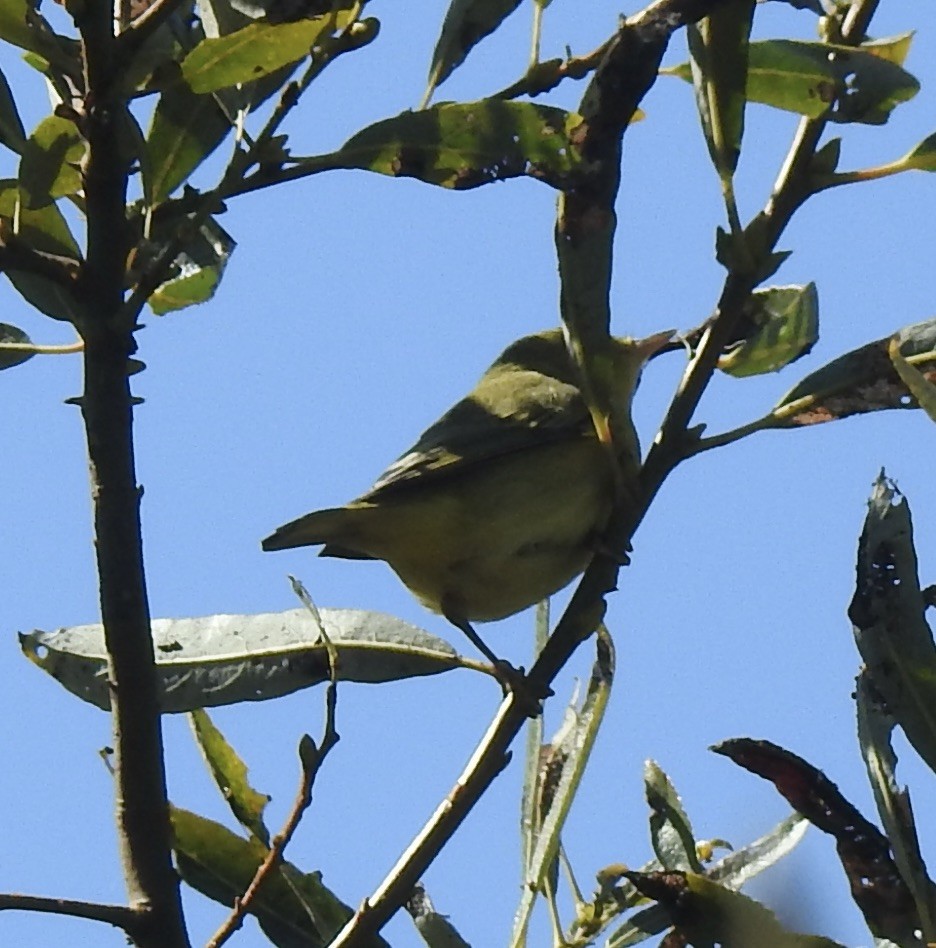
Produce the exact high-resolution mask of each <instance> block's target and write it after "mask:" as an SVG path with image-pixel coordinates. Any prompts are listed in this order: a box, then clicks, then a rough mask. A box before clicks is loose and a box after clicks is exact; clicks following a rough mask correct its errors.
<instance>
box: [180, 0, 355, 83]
mask: <svg viewBox="0 0 936 948" xmlns="http://www.w3.org/2000/svg"><path fill="white" fill-rule="evenodd" d="M352 19H353V17H352V15H351V13H349V12H348V11H341V12H339V13H337V14H331V15H329V16H323V17H316V18H314V19H311V20H298V21H296V22H294V23H259V22H257V23H251V24H249V25H248V26H245V27H244V28H243V29H240V30H237V31H236V32H235V33H229V34H228V35H227V36H219V37H217V38H214V39H210V38H209V39H205V40H202V42H201V43H199V44H198V46H196V47H195V49H193V50H192V52H190V53H189V54H188V56H186V57H185V59H184V60H183V61H182V76H183V78H184V79H185V81H186V82H187V83H188V85H189V87H190V88H191V90H192V91H193V92H198V93H205V92H214V91H216V90H218V89H226V88H228V87H230V86H235V85H237V84H239V83H244V82H251V81H252V80H254V79H259V78H260V77H261V76H266V75H269V74H270V73H271V72H275V71H276V70H277V69H280V68H281V67H283V66H286V65H288V64H289V63H294V62H297V61H298V60H300V59H303V58H304V57H305V56H308V55H309V51H310V50H311V48H312V47H313V46H314V45H315V44H316V43H317V42H318V41H319V40H320V39H321V38H322V37H323V36H324V35H326V34H330V33H332V32H334V31H335V30H340V29H344V28H345V27H346V26H347V25H348V24H349V23H351V22H352Z"/></svg>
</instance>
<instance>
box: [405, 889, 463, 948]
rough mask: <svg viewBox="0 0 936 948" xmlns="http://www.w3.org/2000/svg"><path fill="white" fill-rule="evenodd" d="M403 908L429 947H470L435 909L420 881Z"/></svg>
mask: <svg viewBox="0 0 936 948" xmlns="http://www.w3.org/2000/svg"><path fill="white" fill-rule="evenodd" d="M405 908H406V911H407V912H409V914H410V917H411V918H412V919H413V924H414V925H415V926H416V931H418V932H419V936H420V938H422V940H423V941H424V942H425V943H426V945H428V946H429V948H471V946H470V945H469V944H468V942H467V941H465V939H464V938H462V937H461V935H459V934H458V931H457V930H456V929H455V926H454V925H452V923H451V922H450V921H449V920H448V918H447V917H446V916H445V915H440V914H439V913H438V912H437V911H436V910H435V906H433V904H432V900H431V899H430V898H429V896H428V894H427V893H426V890H425V888H424V887H423V884H422V883H421V882H417V883H416V885H415V887H414V888H413V891H412V893H411V894H410V897H409V898H408V899H407V900H406V905H405Z"/></svg>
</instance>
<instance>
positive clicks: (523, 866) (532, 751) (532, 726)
mask: <svg viewBox="0 0 936 948" xmlns="http://www.w3.org/2000/svg"><path fill="white" fill-rule="evenodd" d="M548 638H549V600H548V599H544V600H543V601H542V602H540V603H537V606H536V619H535V646H534V653H533V654H534V655H539V653H540V652H541V651H542V650H543V646H544V645H545V644H546V640H547V639H548ZM543 732H544V729H543V715H541V714H538V715H536V716H535V717H531V718H530V719H529V720H528V721H527V727H526V748H525V754H524V764H523V795H522V797H521V800H520V846H521V850H520V852H521V855H520V871H521V875H522V880H521V882H522V881H523V880H525V879H526V876H527V872H528V870H529V868H530V863H531V860H532V858H533V851H534V850H535V849H536V841H537V839H538V838H539V834H540V829H541V824H540V821H539V820H538V818H537V809H538V803H539V800H540V798H541V790H540V784H541V780H542V776H543V768H542V766H541V760H542V750H543Z"/></svg>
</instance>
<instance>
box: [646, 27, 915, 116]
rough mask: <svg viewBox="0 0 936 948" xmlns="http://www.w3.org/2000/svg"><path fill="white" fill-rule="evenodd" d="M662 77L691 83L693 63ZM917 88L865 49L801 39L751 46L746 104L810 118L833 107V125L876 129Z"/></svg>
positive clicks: (899, 70) (905, 74)
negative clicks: (856, 124) (861, 123)
mask: <svg viewBox="0 0 936 948" xmlns="http://www.w3.org/2000/svg"><path fill="white" fill-rule="evenodd" d="M830 53H835V56H834V57H833V58H832V59H830V58H829V54H830ZM663 72H664V74H666V75H674V76H678V77H679V78H680V79H684V80H686V81H687V82H691V81H692V68H691V66H690V65H689V63H681V64H680V65H678V66H674V67H672V68H669V69H666V70H664V71H663ZM919 88H920V84H919V82H917V80H916V79H914V78H913V76H911V75H910V74H909V73H908V72H906V71H905V70H904V69H902V68H901V67H900V66H899V65H897V64H896V63H894V62H890V61H889V60H887V59H886V58H884V57H882V56H878V55H875V54H874V53H873V52H870V51H867V50H865V49H864V48H863V47H862V48H854V47H851V46H837V45H835V44H831V43H808V42H803V41H800V40H762V41H760V42H756V43H751V44H750V46H749V47H748V81H747V97H748V100H749V101H752V102H761V103H763V104H765V105H770V106H773V107H774V108H777V109H783V110H785V111H787V112H796V113H799V114H800V115H806V116H809V117H810V118H818V117H819V116H820V115H824V114H825V113H826V112H827V111H828V110H829V108H830V107H832V106H834V108H833V109H832V112H831V113H830V115H829V117H830V118H831V119H832V120H833V121H836V122H863V123H866V124H871V125H878V124H881V123H883V122H886V121H887V117H888V115H889V114H890V112H891V111H892V110H893V109H894V108H895V107H896V106H897V105H899V104H900V103H901V102H905V101H907V100H908V99H912V98H913V96H915V95H916V94H917V92H918V91H919Z"/></svg>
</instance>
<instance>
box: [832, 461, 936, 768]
mask: <svg viewBox="0 0 936 948" xmlns="http://www.w3.org/2000/svg"><path fill="white" fill-rule="evenodd" d="M898 497H899V493H898V492H897V491H896V489H895V488H894V487H893V486H892V485H891V484H890V483H889V482H888V481H887V479H886V478H885V477H884V476H883V474H882V475H881V476H879V477H878V479H877V480H876V481H875V484H874V490H873V492H872V494H871V499H870V501H869V502H868V514H867V517H866V518H865V524H864V529H863V530H862V533H861V539H860V540H859V543H858V570H857V574H858V575H857V583H856V589H855V595H854V598H853V599H852V602H851V605H850V607H849V610H848V616H849V618H850V619H851V621H852V625H853V626H854V631H855V641H856V642H857V644H858V650H859V652H861V657H862V659H863V660H864V662H865V665H866V667H867V672H868V675H869V676H870V679H871V683H872V684H873V686H874V688H875V690H876V691H877V692H878V694H880V695H881V697H882V699H883V700H884V703H885V705H886V706H887V710H888V712H889V713H890V714H891V715H893V717H894V718H895V719H896V721H897V723H898V724H899V725H900V726H901V727H902V728H903V730H904V733H905V734H906V735H907V739H908V740H909V741H910V743H911V744H912V745H913V747H914V749H915V750H916V752H917V753H918V754H919V755H920V756H921V757H922V758H923V760H925V761H926V763H927V764H928V766H929V767H930V769H932V770H934V771H936V647H934V645H933V635H932V632H931V631H930V628H929V626H928V625H927V622H926V616H925V612H926V600H925V598H924V596H923V593H922V591H921V589H920V579H919V575H918V572H917V558H916V551H915V550H914V547H913V525H912V523H911V519H910V508H909V506H908V504H907V501H906V498H902V497H900V498H899V499H898Z"/></svg>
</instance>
